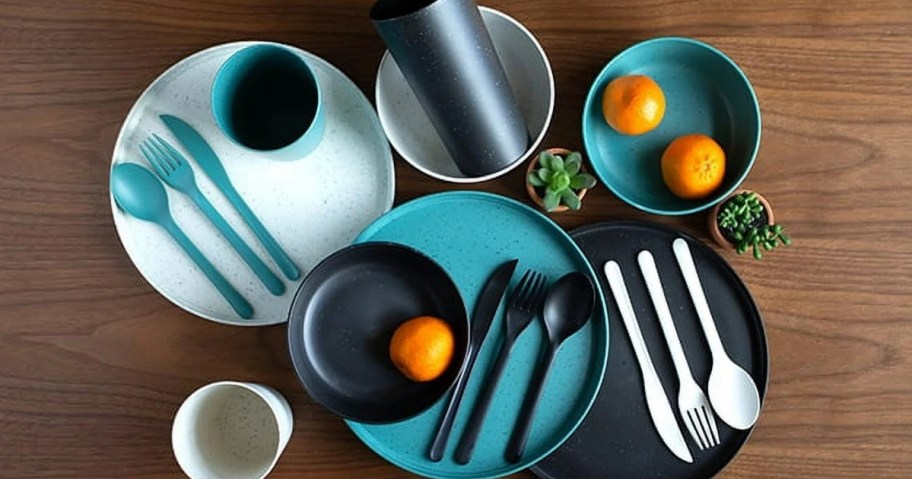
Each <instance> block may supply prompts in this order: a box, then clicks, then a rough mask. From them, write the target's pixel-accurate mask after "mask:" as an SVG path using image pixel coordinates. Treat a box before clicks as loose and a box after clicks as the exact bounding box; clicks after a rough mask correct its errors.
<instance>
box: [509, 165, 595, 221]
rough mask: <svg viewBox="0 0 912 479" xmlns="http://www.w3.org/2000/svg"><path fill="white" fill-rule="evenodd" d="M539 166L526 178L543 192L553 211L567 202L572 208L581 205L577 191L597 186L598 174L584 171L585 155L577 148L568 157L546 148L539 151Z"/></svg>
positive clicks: (547, 208) (575, 208) (547, 204)
mask: <svg viewBox="0 0 912 479" xmlns="http://www.w3.org/2000/svg"><path fill="white" fill-rule="evenodd" d="M538 165H539V167H538V168H536V169H534V170H532V172H530V173H529V176H528V177H527V178H526V181H528V182H529V184H530V185H532V186H533V187H535V188H536V189H537V190H539V191H541V192H543V193H542V195H541V197H542V203H544V207H545V210H547V211H554V210H555V209H557V207H558V206H560V205H562V204H564V205H567V207H569V208H570V209H572V210H578V209H580V199H579V196H577V192H579V191H580V190H583V189H586V188H592V187H593V186H595V177H594V176H592V175H590V174H589V173H583V172H581V171H580V169H581V168H582V167H583V156H582V155H581V154H580V153H579V152H578V151H574V152H572V153H570V154H569V155H567V157H566V158H563V157H561V156H560V155H554V154H552V153H550V152H547V151H543V152H541V154H540V155H538Z"/></svg>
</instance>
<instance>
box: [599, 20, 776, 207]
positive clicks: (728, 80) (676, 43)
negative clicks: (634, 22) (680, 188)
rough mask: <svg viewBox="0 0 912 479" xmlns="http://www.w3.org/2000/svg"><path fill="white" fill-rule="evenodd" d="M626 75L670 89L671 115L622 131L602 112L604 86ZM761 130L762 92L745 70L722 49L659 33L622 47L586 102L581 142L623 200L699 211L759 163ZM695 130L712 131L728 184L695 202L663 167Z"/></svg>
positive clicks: (725, 193)
mask: <svg viewBox="0 0 912 479" xmlns="http://www.w3.org/2000/svg"><path fill="white" fill-rule="evenodd" d="M625 75H646V76H648V77H650V78H652V79H653V80H655V81H656V83H658V84H659V86H660V87H661V88H662V90H663V92H664V93H665V103H666V109H665V117H664V118H663V119H662V122H661V123H660V124H659V126H658V127H657V128H656V129H654V130H652V131H650V132H647V133H644V134H642V135H637V136H630V135H623V134H621V133H618V132H617V131H615V130H614V129H613V128H612V127H611V126H609V125H608V123H607V122H606V121H605V118H604V116H603V114H602V94H603V93H604V91H605V87H607V86H608V83H610V82H611V81H612V80H614V79H615V78H618V77H621V76H625ZM760 130H761V124H760V106H759V103H758V102H757V95H756V94H755V93H754V88H753V87H752V86H751V83H750V81H749V80H748V78H747V76H746V75H745V74H744V72H743V71H741V69H740V68H739V67H738V65H736V64H735V62H734V61H732V60H731V59H730V58H729V57H728V56H726V55H725V54H724V53H722V52H721V51H719V50H718V49H716V48H714V47H713V46H711V45H709V44H706V43H703V42H701V41H698V40H694V39H690V38H680V37H661V38H654V39H651V40H646V41H643V42H641V43H637V44H635V45H633V46H631V47H629V48H627V49H626V50H624V51H622V52H621V53H619V54H618V55H617V56H615V57H614V58H613V59H612V60H611V61H609V62H608V64H607V65H605V67H604V68H603V69H602V71H601V73H599V75H598V77H597V78H596V79H595V81H594V82H593V84H592V87H591V88H590V89H589V94H588V96H587V97H586V103H585V106H584V108H583V144H584V146H585V149H586V154H587V156H588V157H589V161H590V163H591V165H592V169H593V170H594V171H595V174H596V176H598V177H599V179H601V180H602V183H603V184H605V186H607V187H608V189H610V190H611V191H612V192H613V193H614V194H615V195H616V196H617V197H618V198H620V199H622V200H623V201H625V202H627V203H628V204H630V205H632V206H634V207H636V208H639V209H641V210H643V211H646V212H649V213H653V214H658V215H686V214H691V213H696V212H699V211H703V210H705V209H707V208H710V207H712V206H713V205H715V204H716V203H718V202H719V201H722V200H723V199H724V198H725V197H727V196H728V195H729V194H730V193H731V192H732V191H734V190H735V189H736V188H737V187H738V186H739V185H740V184H741V182H743V181H744V179H745V178H746V177H747V174H748V173H749V172H750V170H751V167H752V166H753V164H754V160H755V158H756V157H757V151H758V149H759V148H760ZM691 133H702V134H705V135H708V136H710V137H712V138H713V139H714V140H716V142H718V143H719V145H720V146H721V147H722V149H723V150H724V151H725V157H726V168H725V178H724V179H723V181H722V185H721V186H720V187H719V188H718V189H716V191H714V192H713V193H712V194H710V195H709V196H707V197H705V198H702V199H697V200H687V199H682V198H679V197H677V196H675V195H674V194H672V193H671V191H670V190H669V189H668V187H667V186H665V183H664V181H663V180H662V170H661V158H662V153H663V152H664V151H665V148H666V147H667V146H668V144H669V143H671V142H672V140H674V139H675V138H677V137H679V136H682V135H687V134H691Z"/></svg>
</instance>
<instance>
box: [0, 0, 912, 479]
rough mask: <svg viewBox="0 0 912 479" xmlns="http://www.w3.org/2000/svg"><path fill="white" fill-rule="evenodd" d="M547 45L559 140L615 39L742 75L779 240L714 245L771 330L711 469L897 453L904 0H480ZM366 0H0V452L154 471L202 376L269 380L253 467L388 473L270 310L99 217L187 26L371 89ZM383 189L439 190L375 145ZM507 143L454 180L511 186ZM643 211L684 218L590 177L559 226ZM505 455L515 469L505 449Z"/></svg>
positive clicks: (159, 473)
mask: <svg viewBox="0 0 912 479" xmlns="http://www.w3.org/2000/svg"><path fill="white" fill-rule="evenodd" d="M489 5H490V6H493V7H495V8H498V9H501V10H503V11H506V12H508V13H509V14H510V15H512V16H514V17H516V18H517V19H519V20H520V21H522V22H523V23H524V24H525V25H526V26H527V27H528V28H529V29H530V30H532V31H533V32H534V33H535V34H536V35H537V36H538V38H539V39H540V41H541V42H542V44H543V46H544V48H545V49H546V50H547V52H548V54H549V55H550V58H551V61H552V64H553V67H554V71H555V75H556V81H557V88H558V92H559V97H558V102H557V107H556V111H555V117H554V121H553V124H552V128H551V130H550V133H549V135H548V138H547V139H546V141H545V143H544V146H566V147H570V148H580V147H581V145H582V140H581V137H580V127H579V123H580V122H579V118H580V114H581V110H582V103H583V99H584V97H585V93H586V90H587V89H588V86H589V83H590V82H591V81H592V79H594V78H595V76H596V74H597V73H598V71H599V70H600V69H601V67H602V66H603V65H604V63H605V62H606V61H608V60H609V59H610V58H611V57H612V56H613V55H614V54H616V53H617V52H618V51H619V50H620V49H622V48H623V47H625V46H626V45H629V44H631V43H632V42H635V41H638V40H642V39H645V38H648V37H653V36H658V35H685V36H693V37H696V38H699V39H702V40H705V41H708V42H711V43H713V44H714V45H716V46H718V47H719V48H720V49H722V50H724V51H725V52H727V53H728V54H729V55H730V56H731V57H732V58H733V59H734V60H735V61H736V62H738V63H739V64H740V65H741V66H742V67H743V69H744V70H745V72H746V73H747V74H748V76H749V77H750V78H751V79H752V81H753V83H754V85H755V86H756V89H757V94H758V97H759V100H760V105H761V108H762V112H763V128H764V131H763V140H762V146H761V151H760V154H759V157H758V161H757V163H756V166H755V168H754V170H753V172H752V173H751V175H750V177H749V179H748V181H747V182H746V184H745V185H746V186H748V187H752V188H756V189H758V190H759V191H762V192H763V193H764V194H765V195H766V196H767V197H768V198H769V199H770V200H771V201H772V202H773V204H774V205H775V207H776V216H777V218H779V219H780V221H781V222H782V223H785V224H786V225H787V226H788V228H789V229H790V231H791V233H792V235H793V237H794V238H795V244H794V245H793V246H792V247H790V248H786V249H781V250H777V251H776V252H774V253H772V254H770V255H768V257H767V258H765V259H764V260H763V261H762V262H754V261H752V260H750V259H748V258H745V257H738V256H736V255H734V254H732V253H731V252H724V253H723V254H724V255H725V257H726V258H727V259H729V260H730V261H731V262H732V264H733V265H734V267H735V268H736V269H737V270H738V272H739V273H740V274H741V275H742V277H743V279H744V280H745V282H746V283H747V284H748V286H749V287H750V288H751V290H752V292H753V293H754V295H755V297H756V300H757V302H758V304H759V305H760V308H761V310H762V311H763V313H764V317H765V321H766V326H767V331H768V334H769V344H770V349H771V355H772V373H771V382H770V389H769V394H768V396H767V399H766V405H765V409H764V412H763V415H762V416H761V419H760V422H759V426H758V427H757V429H756V431H755V434H754V435H753V437H752V439H751V440H750V442H749V443H748V444H747V446H746V447H745V448H744V449H743V451H742V453H741V454H740V455H739V456H738V458H737V459H736V460H735V461H734V462H733V463H732V464H731V466H730V467H728V468H727V469H726V471H724V472H723V474H722V476H723V477H726V478H764V479H771V478H797V477H801V478H812V477H815V478H858V477H866V478H868V477H870V478H873V477H878V478H901V477H909V474H910V470H912V209H910V206H909V205H910V203H912V193H910V191H912V161H910V157H909V152H910V151H912V86H910V85H912V82H910V78H912V9H910V8H909V7H910V4H909V2H908V0H872V1H867V2H857V1H852V0H768V1H765V2H752V1H747V0H682V1H679V0H638V1H633V0H615V1H611V2H605V1H595V0H591V1H582V0H562V1H553V0H523V1H519V0H510V1H507V0H497V1H493V2H491V3H490V4H489ZM369 6H370V1H369V0H340V1H335V0H334V1H332V2H326V1H317V0H296V1H293V2H292V1H277V0H198V1H193V2H187V1H176V0H119V1H117V0H81V1H75V0H70V1H29V0H19V1H11V0H0V311H2V313H0V477H9V478H50V477H85V478H124V477H131V478H143V479H152V478H165V477H179V476H180V471H179V469H178V468H177V465H176V463H175V461H174V459H173V457H172V454H171V449H170V447H171V446H170V424H171V418H172V415H173V414H174V412H175V410H176V408H177V407H178V405H179V404H180V403H181V401H182V400H183V398H184V397H185V396H186V395H187V394H189V393H190V392H191V391H192V390H193V389H195V388H196V387H198V386H200V385H202V384H205V383H207V382H210V381H215V380H220V379H229V378H230V379H237V380H249V381H256V382H262V383H265V384H269V385H272V386H274V387H276V388H278V389H279V390H281V391H282V392H283V393H284V394H285V395H287V397H288V398H289V399H290V401H291V403H292V405H293V408H294V411H295V419H296V424H295V431H294V436H293V438H292V441H291V443H290V444H289V446H288V448H287V450H286V452H285V454H284V456H283V457H282V459H281V461H280V463H279V466H278V467H277V469H276V470H275V473H274V475H273V477H276V478H283V477H308V478H350V477H371V478H399V477H409V476H410V475H409V474H408V473H406V472H403V471H401V470H398V469H396V468H394V467H393V466H391V465H389V464H387V463H386V462H384V461H383V460H381V459H380V458H378V457H377V456H375V455H374V454H373V453H371V452H370V451H369V450H368V449H367V448H366V447H364V446H363V445H362V444H361V443H360V442H359V441H358V440H357V439H355V438H354V437H353V436H352V435H351V434H350V433H349V432H348V430H347V428H346V427H345V426H344V425H343V423H342V422H341V421H340V420H338V419H337V418H336V417H334V416H332V415H331V414H330V413H328V412H326V411H324V410H323V409H321V408H320V407H318V406H316V405H315V404H313V403H312V402H311V401H310V400H309V399H308V397H307V396H306V394H305V393H304V392H303V391H302V389H301V388H300V387H299V386H298V384H297V382H296V380H295V378H294V374H293V371H292V369H291V366H290V363H289V360H288V358H287V351H286V346H285V330H284V327H283V326H277V327H269V328H261V329H241V328H231V327H226V326H221V325H217V324H214V323H210V322H207V321H204V320H201V319H198V318H195V317H192V316H190V315H188V314H186V313H184V312H182V311H181V310H180V309H178V308H176V307H174V306H172V305H171V304H170V303H168V302H167V301H166V300H165V299H163V298H162V297H160V296H159V295H157V294H156V293H155V292H154V291H153V290H152V288H151V287H149V285H147V284H146V283H145V282H144V281H143V279H142V278H141V277H140V275H139V274H138V273H137V272H136V270H135V269H134V268H133V267H132V265H131V263H130V261H129V259H128V258H127V256H126V255H125V254H124V251H123V249H122V248H121V246H120V244H119V241H118V239H117V236H116V233H115V230H114V227H113V222H112V220H111V215H110V209H109V199H108V192H107V179H108V168H109V164H110V155H111V151H112V149H113V145H114V140H115V138H116V136H117V133H118V130H119V128H120V123H121V121H122V120H123V118H124V117H125V115H126V113H127V111H128V110H129V108H130V106H131V105H132V102H133V101H134V100H135V99H136V98H137V96H138V95H139V94H140V92H141V91H142V90H143V88H145V86H146V85H147V84H148V83H149V82H150V81H151V80H153V79H154V78H155V77H156V76H157V75H158V74H159V73H160V72H161V71H163V70H164V69H165V68H166V67H167V66H169V65H170V64H172V63H174V62H176V61H177V60H179V59H180V58H182V57H184V56H186V55H188V54H190V53H192V52H194V51H197V50H199V49H202V48H205V47H207V46H211V45H213V44H217V43H222V42H226V41H231V40H238V39H267V40H276V41H282V42H288V43H291V44H295V45H297V46H300V47H302V48H305V49H307V50H310V51H312V52H314V53H315V54H317V55H320V56H322V57H323V58H326V59H327V60H329V61H330V62H332V63H334V64H335V65H337V66H338V67H339V68H340V69H341V70H342V71H344V72H346V73H347V74H348V75H349V76H350V77H351V78H352V79H353V80H354V81H355V82H356V83H357V84H358V86H359V87H361V89H362V90H364V91H365V92H367V93H368V96H369V97H370V98H372V97H373V94H372V92H373V79H374V74H375V71H376V67H377V65H378V62H379V59H380V55H381V53H382V51H383V46H382V43H381V41H380V40H379V38H378V37H377V35H376V34H375V33H374V31H373V27H372V26H371V24H370V22H369V20H368V17H367V10H368V8H369ZM396 169H397V170H396V175H397V182H398V191H397V202H402V201H404V200H408V199H411V198H414V197H416V196H419V195H422V194H426V193H429V192H434V191H440V190H450V189H462V187H457V186H453V185H447V184H443V183H441V182H438V181H435V180H432V179H430V178H427V177H424V176H422V175H420V174H419V173H418V172H417V171H416V170H414V169H412V168H411V167H409V166H408V165H407V164H405V163H404V162H402V161H401V160H398V159H397V163H396ZM521 170H522V169H521V168H520V169H517V170H516V171H515V172H514V173H513V174H510V175H507V176H506V177H504V178H501V179H498V180H496V181H492V182H488V183H484V184H481V185H478V187H479V188H481V189H484V190H488V191H494V192H497V193H502V194H506V195H509V196H512V197H514V198H519V199H521V200H524V201H527V200H526V198H525V194H524V191H523V179H522V173H521ZM620 218H644V219H650V220H656V221H660V222H662V223H665V224H669V225H672V226H674V227H677V228H681V229H683V230H685V231H687V232H689V233H691V234H694V235H696V236H698V237H700V238H703V239H705V240H707V241H708V239H709V238H708V235H707V233H706V230H705V228H704V218H703V217H702V216H701V215H694V216H690V217H685V218H662V217H654V216H650V215H646V214H644V213H640V212H638V211H636V210H634V209H632V208H630V207H628V206H627V205H625V204H623V203H622V202H620V201H619V200H618V199H616V198H615V197H614V196H613V195H611V194H610V193H609V192H608V191H607V190H606V189H605V188H603V187H599V188H596V189H595V190H594V191H592V192H591V193H590V195H589V196H587V198H586V201H585V205H584V209H583V211H582V212H580V213H573V214H565V215H563V216H559V217H556V219H557V221H558V222H559V223H560V224H561V225H563V226H564V227H566V228H573V227H576V226H579V225H582V224H585V223H589V222H593V221H599V220H606V219H620ZM517 477H523V478H529V477H532V476H531V474H529V473H522V474H518V475H517Z"/></svg>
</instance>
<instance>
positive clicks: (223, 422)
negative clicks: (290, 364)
mask: <svg viewBox="0 0 912 479" xmlns="http://www.w3.org/2000/svg"><path fill="white" fill-rule="evenodd" d="M293 424H294V420H293V419H292V415H291V407H290V406H289V405H288V401H286V400H285V398H284V397H282V395H281V394H280V393H279V392H278V391H276V390H275V389H272V388H270V387H268V386H263V385H261V384H254V383H243V382H235V381H220V382H216V383H212V384H208V385H206V386H203V387H201V388H199V389H197V390H196V391H194V392H193V394H191V395H190V396H189V397H187V399H186V400H184V403H183V404H182V405H181V407H180V409H178V411H177V414H176V415H175V416H174V424H173V426H172V429H171V446H172V447H173V449H174V457H175V458H176V459H177V463H178V464H179V465H180V467H181V469H182V470H183V471H184V473H185V474H187V476H189V477H191V478H192V479H262V478H263V477H266V475H267V474H269V472H270V471H272V468H273V467H275V465H276V462H278V460H279V456H280V455H281V454H282V451H283V450H284V449H285V446H286V445H287V444H288V440H289V439H290V438H291V430H292V426H293Z"/></svg>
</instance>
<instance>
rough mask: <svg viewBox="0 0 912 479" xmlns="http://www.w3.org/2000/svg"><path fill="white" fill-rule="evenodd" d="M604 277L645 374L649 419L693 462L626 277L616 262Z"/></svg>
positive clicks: (608, 266)
mask: <svg viewBox="0 0 912 479" xmlns="http://www.w3.org/2000/svg"><path fill="white" fill-rule="evenodd" d="M605 276H606V277H607V278H608V284H609V285H610V286H611V293H612V294H613V295H614V300H615V301H616V302H617V305H618V309H620V311H621V318H622V319H623V320H624V327H625V329H627V335H628V336H630V342H631V343H632V344H633V352H634V353H635V354H636V358H637V362H638V363H640V372H641V373H642V374H643V389H644V391H645V394H646V406H647V407H648V408H649V415H650V416H651V417H652V424H653V425H655V428H656V430H657V431H658V432H659V436H660V437H661V438H662V441H664V442H665V446H667V447H668V449H669V450H670V451H671V452H672V453H674V455H675V456H678V459H680V460H682V461H684V462H688V463H690V462H693V456H691V455H690V449H688V448H687V443H686V442H684V435H683V434H681V428H680V427H678V422H677V420H676V419H675V415H674V411H672V409H671V404H670V403H669V402H668V396H667V395H666V394H665V388H663V387H662V383H661V382H660V381H659V376H658V374H656V370H655V366H653V365H652V360H651V359H649V350H648V349H647V348H646V341H645V340H644V339H643V333H642V332H641V331H640V325H639V323H637V319H636V315H635V314H634V312H633V305H632V304H630V294H629V293H628V292H627V285H626V283H625V282H624V275H623V274H621V268H620V266H618V264H617V263H616V262H614V261H608V262H607V263H605Z"/></svg>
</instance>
